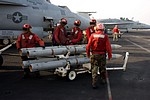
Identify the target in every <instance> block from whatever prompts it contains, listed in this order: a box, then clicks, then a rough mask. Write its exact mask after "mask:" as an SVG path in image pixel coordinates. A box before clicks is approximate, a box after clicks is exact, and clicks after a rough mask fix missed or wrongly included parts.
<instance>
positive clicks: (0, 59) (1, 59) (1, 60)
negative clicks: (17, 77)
mask: <svg viewBox="0 0 150 100" xmlns="http://www.w3.org/2000/svg"><path fill="white" fill-rule="evenodd" d="M2 64H3V57H2V56H1V55H0V66H2Z"/></svg>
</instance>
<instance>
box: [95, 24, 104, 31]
mask: <svg viewBox="0 0 150 100" xmlns="http://www.w3.org/2000/svg"><path fill="white" fill-rule="evenodd" d="M104 29H105V26H104V25H103V24H102V23H98V24H97V25H96V30H104Z"/></svg>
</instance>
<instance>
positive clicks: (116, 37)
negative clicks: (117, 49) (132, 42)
mask: <svg viewBox="0 0 150 100" xmlns="http://www.w3.org/2000/svg"><path fill="white" fill-rule="evenodd" d="M118 35H119V29H118V26H117V25H115V27H114V28H113V41H118Z"/></svg>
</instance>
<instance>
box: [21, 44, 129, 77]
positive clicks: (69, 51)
mask: <svg viewBox="0 0 150 100" xmlns="http://www.w3.org/2000/svg"><path fill="white" fill-rule="evenodd" d="M85 47H86V46H85V45H74V46H59V47H58V46H53V47H46V48H45V49H42V48H41V47H36V48H24V49H22V50H21V53H20V55H21V56H23V55H26V56H27V57H28V58H34V57H35V58H36V59H35V60H27V61H23V66H22V67H23V68H26V67H29V69H30V71H31V72H35V71H51V70H52V71H53V73H54V74H57V75H59V76H61V77H67V78H68V79H69V80H74V79H75V78H76V76H77V74H81V73H86V72H88V73H91V71H90V70H91V65H90V59H89V58H87V57H86V53H85V50H86V49H85ZM112 48H116V45H112ZM112 56H113V57H112V58H114V59H116V58H120V57H121V56H122V55H120V54H113V55H112ZM128 56H129V53H128V52H126V54H125V56H124V60H123V61H124V64H123V66H122V67H116V68H107V70H124V71H125V70H126V64H127V61H128Z"/></svg>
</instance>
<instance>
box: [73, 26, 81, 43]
mask: <svg viewBox="0 0 150 100" xmlns="http://www.w3.org/2000/svg"><path fill="white" fill-rule="evenodd" d="M70 39H71V43H73V44H76V43H77V42H80V41H81V39H82V30H81V29H80V28H79V27H73V28H72V30H71V38H70Z"/></svg>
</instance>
